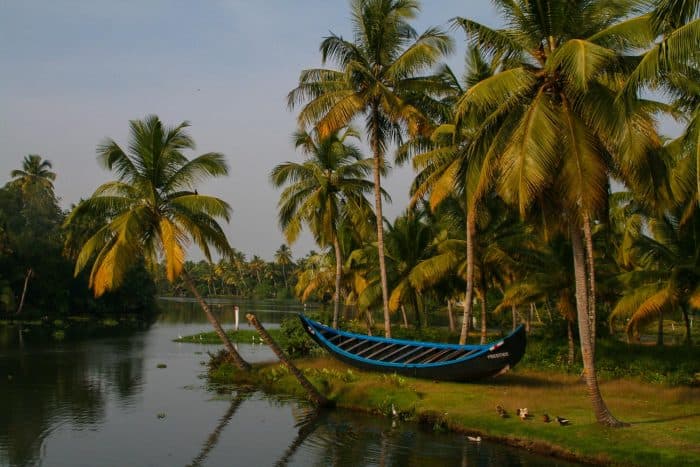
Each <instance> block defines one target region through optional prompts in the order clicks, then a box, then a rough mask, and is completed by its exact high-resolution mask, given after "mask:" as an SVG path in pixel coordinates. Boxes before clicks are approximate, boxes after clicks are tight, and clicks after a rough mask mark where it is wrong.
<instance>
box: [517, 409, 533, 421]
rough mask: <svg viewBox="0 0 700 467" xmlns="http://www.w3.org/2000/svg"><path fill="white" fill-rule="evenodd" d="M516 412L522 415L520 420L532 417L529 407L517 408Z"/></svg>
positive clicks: (519, 415)
mask: <svg viewBox="0 0 700 467" xmlns="http://www.w3.org/2000/svg"><path fill="white" fill-rule="evenodd" d="M515 413H516V415H517V416H518V417H520V420H527V419H528V418H530V413H529V412H528V410H527V407H525V408H524V409H516V411H515Z"/></svg>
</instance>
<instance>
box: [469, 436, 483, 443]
mask: <svg viewBox="0 0 700 467" xmlns="http://www.w3.org/2000/svg"><path fill="white" fill-rule="evenodd" d="M467 439H468V440H469V441H471V442H472V443H480V442H481V436H467Z"/></svg>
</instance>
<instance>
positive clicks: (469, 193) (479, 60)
mask: <svg viewBox="0 0 700 467" xmlns="http://www.w3.org/2000/svg"><path fill="white" fill-rule="evenodd" d="M500 65H501V61H500V59H499V58H498V57H496V58H492V59H491V60H488V57H485V56H484V54H483V53H482V52H481V50H480V49H479V47H476V46H472V47H470V48H469V49H468V52H467V72H466V73H465V76H464V82H463V83H462V82H460V80H459V79H457V77H456V76H455V74H454V73H453V71H452V70H451V69H450V68H449V67H447V66H443V68H442V70H441V72H440V74H439V76H440V77H441V80H442V82H443V83H444V87H445V89H444V90H443V93H444V94H445V97H444V98H443V102H445V103H451V104H452V108H454V107H453V106H454V103H455V101H457V100H458V99H459V98H461V97H462V96H463V95H464V94H465V93H466V92H467V90H466V89H468V88H469V87H470V86H473V85H475V84H477V83H478V82H480V81H482V80H484V79H486V78H488V77H490V76H492V75H493V74H494V73H495V72H496V71H497V70H498V69H499V67H500ZM474 116H476V115H474ZM477 124H478V122H477V121H476V120H475V121H468V119H465V118H462V119H461V120H460V121H459V122H457V121H456V119H455V116H454V114H453V115H451V121H450V122H449V123H443V124H442V125H440V126H439V127H438V128H437V129H436V130H435V131H434V132H433V134H432V135H431V144H429V145H428V147H427V148H426V149H427V150H426V151H424V152H420V153H419V154H416V155H415V156H414V157H413V166H414V167H415V168H416V169H418V170H419V171H420V173H419V175H418V177H417V178H416V182H415V184H414V190H413V197H412V201H415V200H416V199H417V198H419V197H422V196H424V195H425V194H426V193H429V201H430V206H431V208H432V209H435V208H436V207H437V206H438V205H439V204H440V203H441V202H442V201H443V200H445V199H447V198H448V197H449V196H451V195H452V194H453V193H454V192H455V191H458V192H459V193H461V197H462V198H463V199H464V203H465V205H466V218H465V227H464V228H465V232H466V243H465V247H466V273H465V275H466V277H465V280H466V291H465V294H464V300H463V304H464V318H463V320H462V330H461V333H460V337H459V342H460V344H465V343H466V342H467V336H468V334H469V326H470V325H471V321H472V319H471V317H472V307H473V302H474V237H475V235H476V210H477V208H478V206H479V204H480V203H481V201H482V199H483V198H484V197H485V196H486V195H487V193H488V192H489V190H491V189H492V186H493V182H494V173H493V167H494V164H493V160H492V159H493V157H494V154H493V153H492V152H488V151H482V150H481V149H482V147H481V146H479V144H477V143H478V141H476V140H472V139H471V136H472V134H473V133H474V130H475V128H476V126H477ZM420 146H421V144H420V143H419V145H418V147H420Z"/></svg>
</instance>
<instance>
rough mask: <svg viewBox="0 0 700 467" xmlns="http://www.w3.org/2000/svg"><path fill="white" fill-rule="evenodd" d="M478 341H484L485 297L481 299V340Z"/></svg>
mask: <svg viewBox="0 0 700 467" xmlns="http://www.w3.org/2000/svg"><path fill="white" fill-rule="evenodd" d="M479 343H480V344H485V343H486V298H482V299H481V340H480V341H479Z"/></svg>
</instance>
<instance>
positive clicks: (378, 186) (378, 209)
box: [372, 104, 391, 338]
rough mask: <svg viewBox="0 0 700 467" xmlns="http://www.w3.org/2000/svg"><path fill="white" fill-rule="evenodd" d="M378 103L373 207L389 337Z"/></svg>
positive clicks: (374, 136) (375, 121)
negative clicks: (375, 217)
mask: <svg viewBox="0 0 700 467" xmlns="http://www.w3.org/2000/svg"><path fill="white" fill-rule="evenodd" d="M378 107H379V104H375V105H374V106H373V107H372V113H373V117H372V125H373V127H372V152H373V153H374V154H373V157H374V209H375V213H376V216H377V253H378V255H379V275H380V279H381V284H382V305H383V309H384V336H385V337H387V338H390V337H391V318H390V316H389V285H388V283H387V278H386V263H385V261H384V216H383V214H382V174H381V170H382V152H381V150H380V145H379V121H378V115H379V108H378Z"/></svg>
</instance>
